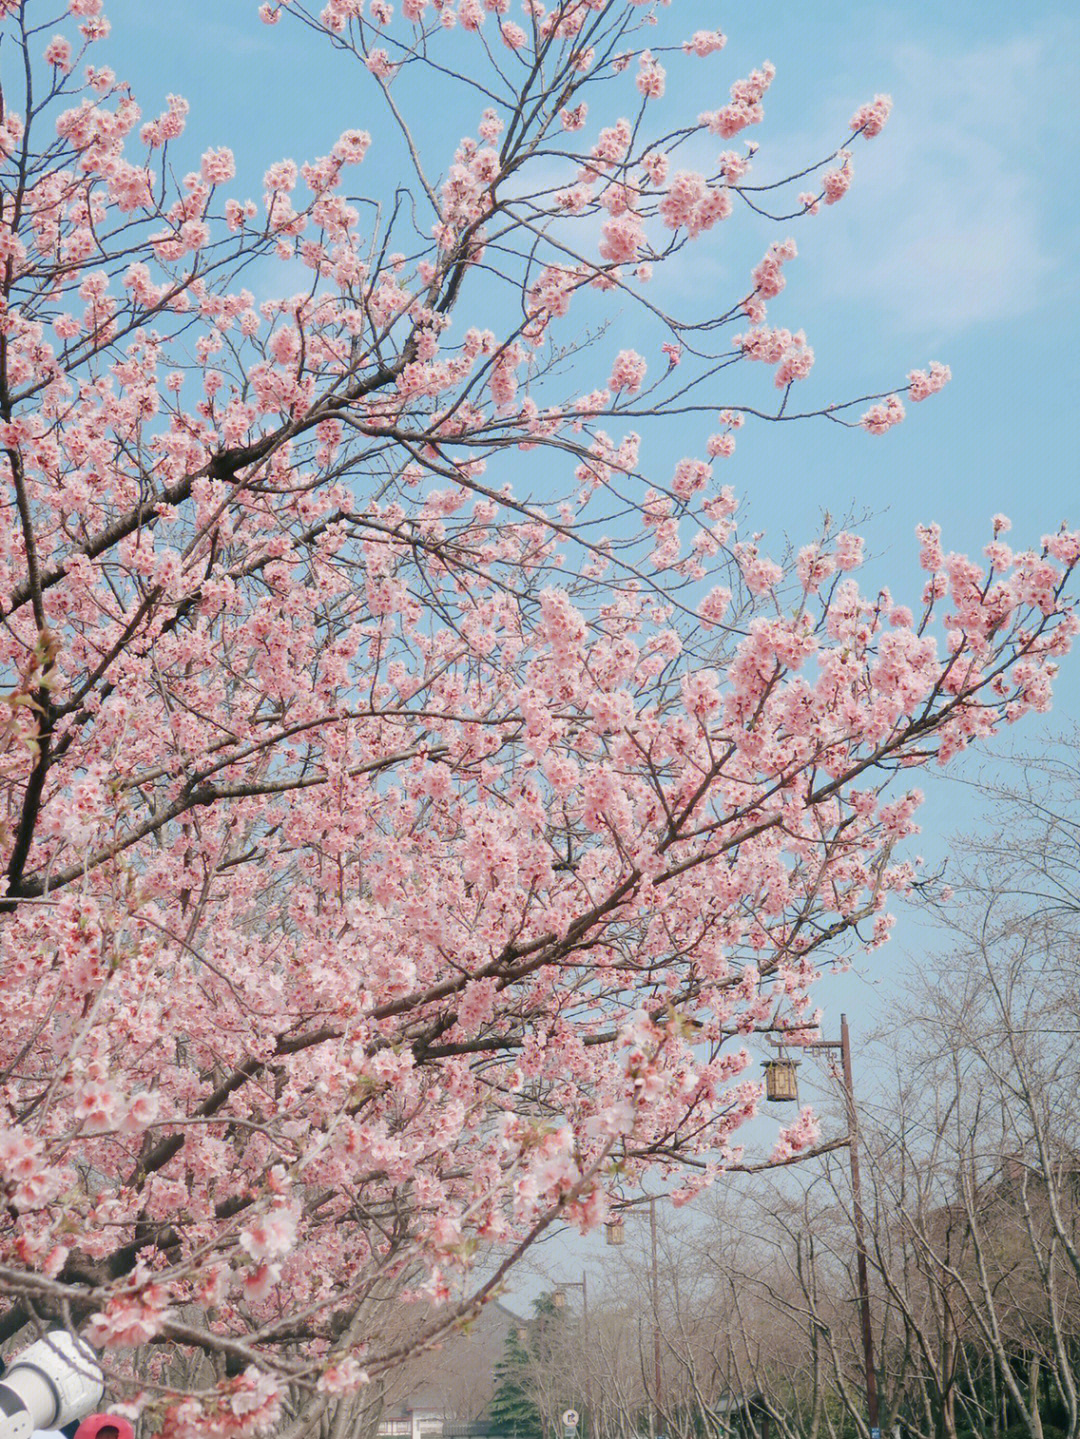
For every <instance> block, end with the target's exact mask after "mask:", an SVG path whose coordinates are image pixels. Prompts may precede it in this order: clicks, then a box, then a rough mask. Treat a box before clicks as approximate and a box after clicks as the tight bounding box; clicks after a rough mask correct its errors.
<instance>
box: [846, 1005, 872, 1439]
mask: <svg viewBox="0 0 1080 1439" xmlns="http://www.w3.org/2000/svg"><path fill="white" fill-rule="evenodd" d="M840 1063H841V1068H842V1069H843V1073H844V1098H845V1100H846V1103H847V1120H848V1156H849V1158H850V1160H851V1199H852V1218H853V1220H854V1227H855V1269H856V1273H857V1276H858V1281H859V1308H860V1310H861V1319H862V1342H863V1361H864V1363H865V1365H866V1411H867V1415H868V1417H869V1419H870V1436H871V1439H880V1436H881V1426H880V1423H879V1419H878V1392H877V1370H876V1369H875V1367H874V1332H873V1330H872V1329H871V1327H870V1280H869V1276H868V1273H867V1264H866V1221H865V1217H864V1215H863V1203H862V1180H861V1178H860V1175H859V1119H858V1115H857V1114H856V1113H855V1082H854V1080H853V1079H852V1074H851V1037H850V1035H849V1034H848V1022H847V1015H846V1014H842V1015H841V1016H840Z"/></svg>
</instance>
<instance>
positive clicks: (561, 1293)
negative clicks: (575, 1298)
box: [551, 1289, 566, 1309]
mask: <svg viewBox="0 0 1080 1439" xmlns="http://www.w3.org/2000/svg"><path fill="white" fill-rule="evenodd" d="M551 1302H552V1304H553V1305H554V1307H555V1308H556V1309H565V1308H566V1290H565V1289H556V1290H555V1291H554V1292H553V1294H552V1296H551Z"/></svg>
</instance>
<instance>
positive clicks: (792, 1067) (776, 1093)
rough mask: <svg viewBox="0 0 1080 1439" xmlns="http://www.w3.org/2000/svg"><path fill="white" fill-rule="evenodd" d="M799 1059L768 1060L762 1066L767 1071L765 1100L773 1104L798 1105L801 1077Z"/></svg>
mask: <svg viewBox="0 0 1080 1439" xmlns="http://www.w3.org/2000/svg"><path fill="white" fill-rule="evenodd" d="M798 1063H799V1061H798V1060H797V1059H785V1058H780V1059H766V1060H765V1062H764V1063H763V1065H762V1068H763V1069H764V1071H765V1098H766V1099H768V1100H770V1101H771V1102H772V1103H773V1104H798V1102H799V1077H798V1075H797V1074H796V1072H795V1071H796V1068H797V1067H798Z"/></svg>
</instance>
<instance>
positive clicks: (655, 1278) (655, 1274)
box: [649, 1198, 661, 1432]
mask: <svg viewBox="0 0 1080 1439" xmlns="http://www.w3.org/2000/svg"><path fill="white" fill-rule="evenodd" d="M649 1239H650V1240H651V1243H652V1308H653V1388H654V1390H655V1395H656V1398H655V1409H656V1418H657V1423H659V1419H660V1402H661V1376H660V1270H659V1267H658V1266H657V1262H656V1199H655V1198H652V1199H650V1200H649ZM653 1428H654V1432H655V1429H656V1425H654V1426H653Z"/></svg>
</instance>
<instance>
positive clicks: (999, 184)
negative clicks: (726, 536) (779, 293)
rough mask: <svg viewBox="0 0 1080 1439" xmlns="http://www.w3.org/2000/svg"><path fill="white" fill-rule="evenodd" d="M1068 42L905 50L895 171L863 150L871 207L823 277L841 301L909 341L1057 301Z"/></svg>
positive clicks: (866, 204) (864, 192)
mask: <svg viewBox="0 0 1080 1439" xmlns="http://www.w3.org/2000/svg"><path fill="white" fill-rule="evenodd" d="M1067 28H1069V29H1070V30H1071V29H1073V28H1074V27H1071V26H1069V27H1067ZM1063 38H1064V37H1063V36H1062V35H1060V34H1058V35H1050V34H1046V35H1042V36H1037V35H1025V36H1021V37H1018V38H1016V39H1013V40H1009V41H1006V42H1003V43H997V44H982V45H978V46H974V47H969V48H966V49H959V48H958V49H956V50H954V51H953V52H952V53H948V52H947V51H946V52H943V51H942V50H941V49H930V48H929V47H928V46H926V45H910V44H909V45H904V46H901V47H898V48H897V49H896V50H895V51H894V53H893V61H894V66H895V72H896V82H895V88H896V91H897V101H898V104H897V109H896V111H895V112H894V115H893V118H892V120H891V121H890V123H889V127H888V129H887V131H886V135H887V137H888V141H887V154H888V161H887V163H885V164H882V163H881V157H879V156H874V157H873V163H871V158H870V155H869V152H868V150H867V148H866V146H865V145H864V143H863V142H862V141H860V142H859V143H858V145H857V147H856V149H855V186H856V187H858V190H857V191H856V189H855V188H854V187H853V190H852V195H851V197H850V199H851V200H854V199H855V196H856V193H858V195H859V203H858V204H852V206H851V214H850V218H849V220H848V222H847V223H846V224H843V225H837V227H836V230H837V233H835V234H834V235H833V236H832V237H831V238H832V239H833V241H834V243H833V244H831V245H830V248H829V252H828V256H827V260H826V262H825V264H823V265H822V270H823V273H822V275H821V277H820V280H821V283H822V284H824V285H825V286H826V288H827V290H828V291H830V292H831V294H832V295H833V296H835V295H836V294H838V293H840V292H841V291H842V292H843V293H844V294H845V295H846V296H848V297H849V298H855V299H858V300H862V301H867V302H871V303H872V305H873V308H874V310H875V311H876V312H877V313H878V314H880V315H881V316H882V317H883V318H884V319H886V321H887V322H889V323H890V324H891V326H892V327H893V328H895V329H896V330H897V331H899V332H904V333H908V334H911V333H917V334H919V335H922V336H924V337H929V336H947V335H950V334H955V333H957V332H958V331H961V330H964V329H967V328H969V327H970V326H972V325H976V324H979V323H981V322H985V321H997V320H1007V319H1011V318H1018V317H1020V316H1023V315H1026V314H1029V313H1031V312H1033V311H1035V310H1036V309H1037V308H1039V306H1040V305H1041V304H1043V303H1044V302H1045V301H1046V299H1047V292H1048V289H1049V288H1050V287H1051V286H1052V285H1053V283H1054V275H1055V271H1056V270H1057V268H1058V263H1059V262H1058V256H1057V254H1056V253H1055V249H1056V246H1055V242H1054V237H1053V234H1052V229H1053V227H1052V225H1051V224H1050V223H1049V216H1048V208H1049V206H1048V201H1049V197H1050V195H1051V192H1052V188H1053V187H1054V186H1059V185H1060V184H1061V182H1062V177H1061V175H1060V173H1055V172H1054V171H1053V170H1052V168H1051V163H1050V156H1051V155H1052V154H1053V153H1055V152H1056V153H1057V154H1060V153H1061V143H1060V138H1058V140H1057V143H1056V144H1054V145H1053V146H1052V147H1050V146H1046V145H1044V143H1043V141H1044V138H1045V137H1046V136H1048V135H1049V134H1050V132H1051V129H1052V128H1056V127H1058V126H1059V125H1060V122H1061V118H1062V116H1063V115H1066V114H1068V113H1069V110H1070V106H1071V100H1070V99H1069V96H1070V95H1071V93H1072V84H1073V83H1074V82H1075V77H1073V80H1072V81H1070V77H1069V76H1068V75H1067V73H1066V71H1065V68H1064V65H1063V64H1062V61H1061V59H1060V57H1061V56H1062V55H1063V54H1069V53H1071V52H1072V50H1073V45H1072V44H1071V42H1070V43H1069V44H1067V45H1066V44H1063V43H1062V42H1063ZM869 144H877V145H884V144H885V141H884V138H883V140H879V141H871V142H869ZM864 156H865V160H864ZM849 203H850V201H849V200H845V201H844V202H843V204H844V205H848V204H849ZM837 218H839V217H837Z"/></svg>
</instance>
